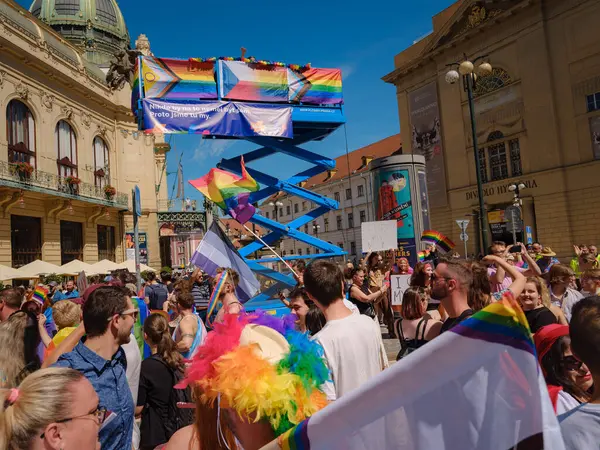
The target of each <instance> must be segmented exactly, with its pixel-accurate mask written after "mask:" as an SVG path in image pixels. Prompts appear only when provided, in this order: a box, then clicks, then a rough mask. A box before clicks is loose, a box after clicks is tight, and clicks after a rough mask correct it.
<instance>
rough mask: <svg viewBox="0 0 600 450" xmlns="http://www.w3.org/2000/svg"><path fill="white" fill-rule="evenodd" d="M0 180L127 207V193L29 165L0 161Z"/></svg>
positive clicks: (5, 182)
mask: <svg viewBox="0 0 600 450" xmlns="http://www.w3.org/2000/svg"><path fill="white" fill-rule="evenodd" d="M0 180H1V181H0V184H4V185H9V186H11V187H15V188H21V189H27V190H33V191H38V192H43V193H51V194H54V195H58V196H60V197H67V198H72V199H80V200H83V201H91V202H93V203H99V204H102V205H105V206H115V207H118V208H123V209H128V207H129V197H128V196H127V194H123V193H122V192H117V193H116V194H115V195H108V194H107V193H106V192H105V189H104V188H103V187H99V186H95V185H93V184H90V183H84V182H82V181H80V180H77V179H73V177H61V176H59V175H57V174H53V173H48V172H42V171H41V170H36V169H33V168H32V167H31V166H30V167H29V168H27V167H24V166H23V165H19V164H12V163H8V162H5V161H0ZM2 181H4V182H2ZM48 191H52V192H48Z"/></svg>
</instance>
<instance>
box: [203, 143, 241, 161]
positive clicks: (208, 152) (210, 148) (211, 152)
mask: <svg viewBox="0 0 600 450" xmlns="http://www.w3.org/2000/svg"><path fill="white" fill-rule="evenodd" d="M235 142H236V141H235V140H234V139H201V140H200V143H199V144H198V146H197V147H196V148H195V149H194V156H193V157H192V159H194V160H196V161H203V160H205V159H206V157H207V156H210V157H213V158H216V157H220V156H221V155H222V154H223V153H224V152H225V150H227V149H229V148H231V147H232V146H233V145H234V144H235Z"/></svg>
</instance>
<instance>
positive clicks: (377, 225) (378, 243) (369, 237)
mask: <svg viewBox="0 0 600 450" xmlns="http://www.w3.org/2000/svg"><path fill="white" fill-rule="evenodd" d="M397 228H398V225H397V223H396V221H395V220H380V221H377V222H363V223H362V224H361V225H360V231H361V235H362V243H363V252H365V253H367V252H382V251H385V250H395V249H397V248H398V239H397V237H396V236H397Z"/></svg>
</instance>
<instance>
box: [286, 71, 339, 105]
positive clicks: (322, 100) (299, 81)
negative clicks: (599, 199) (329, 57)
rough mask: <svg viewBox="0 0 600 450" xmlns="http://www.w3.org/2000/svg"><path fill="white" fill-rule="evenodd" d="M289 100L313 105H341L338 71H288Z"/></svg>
mask: <svg viewBox="0 0 600 450" xmlns="http://www.w3.org/2000/svg"><path fill="white" fill-rule="evenodd" d="M288 83H289V100H290V101H292V102H301V103H309V104H314V105H341V104H342V103H343V98H342V71H341V70H340V69H307V70H303V71H294V70H291V69H289V70H288Z"/></svg>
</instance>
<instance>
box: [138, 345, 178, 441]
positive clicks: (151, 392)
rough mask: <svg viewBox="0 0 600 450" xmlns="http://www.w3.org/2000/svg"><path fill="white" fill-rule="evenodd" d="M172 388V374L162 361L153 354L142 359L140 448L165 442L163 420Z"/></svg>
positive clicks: (139, 399) (139, 403) (139, 398)
mask: <svg viewBox="0 0 600 450" xmlns="http://www.w3.org/2000/svg"><path fill="white" fill-rule="evenodd" d="M172 390H173V375H172V373H171V372H170V371H169V369H168V368H167V367H166V366H165V363H163V362H162V358H161V357H160V356H158V355H153V356H152V357H151V358H147V359H145V360H144V361H142V368H141V371H140V386H139V390H138V401H137V406H143V407H144V410H143V411H142V425H141V427H140V433H141V441H140V448H142V449H146V448H148V449H153V448H154V447H156V446H157V445H160V444H164V443H165V442H167V440H168V439H167V436H166V431H165V428H164V425H163V424H164V422H165V419H166V417H167V414H168V413H169V399H170V398H171V391H172Z"/></svg>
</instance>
